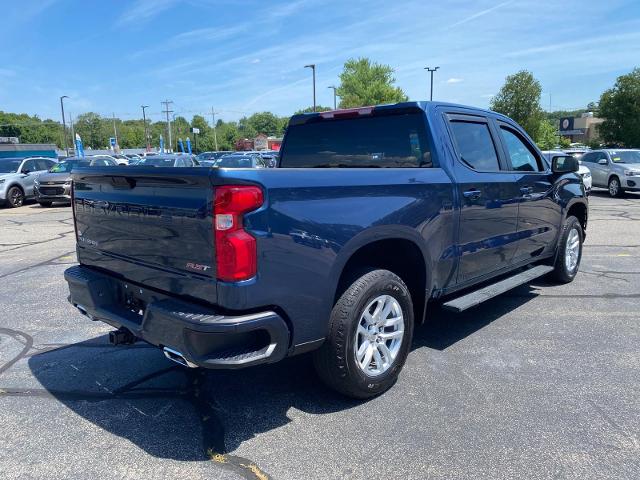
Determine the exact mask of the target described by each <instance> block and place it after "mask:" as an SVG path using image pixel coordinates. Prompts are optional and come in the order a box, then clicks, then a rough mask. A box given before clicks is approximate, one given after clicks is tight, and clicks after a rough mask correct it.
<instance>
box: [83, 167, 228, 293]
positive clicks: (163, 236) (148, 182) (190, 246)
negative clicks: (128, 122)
mask: <svg viewBox="0 0 640 480" xmlns="http://www.w3.org/2000/svg"><path fill="white" fill-rule="evenodd" d="M73 180H74V202H73V208H74V213H75V219H76V229H77V234H78V257H79V261H80V262H81V263H83V264H85V265H90V266H94V267H98V268H101V269H105V270H109V271H110V272H113V273H115V274H116V275H119V276H121V277H122V278H124V279H126V280H130V281H132V282H140V283H141V284H144V285H146V286H149V287H155V288H158V289H163V290H167V291H171V292H172V293H175V294H184V295H188V296H193V297H196V298H199V299H201V300H206V301H208V302H214V301H215V299H216V298H215V285H216V282H215V276H216V270H215V265H214V263H215V252H214V234H213V217H212V197H213V187H212V185H211V181H210V179H209V171H208V169H204V168H150V167H126V168H124V167H105V168H91V169H79V170H76V171H74V173H73Z"/></svg>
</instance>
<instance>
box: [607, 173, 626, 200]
mask: <svg viewBox="0 0 640 480" xmlns="http://www.w3.org/2000/svg"><path fill="white" fill-rule="evenodd" d="M607 187H608V188H609V196H611V197H613V198H620V197H622V195H624V190H623V189H622V184H621V183H620V179H619V178H618V177H616V176H615V175H614V176H613V177H611V178H610V179H609V184H608V185H607Z"/></svg>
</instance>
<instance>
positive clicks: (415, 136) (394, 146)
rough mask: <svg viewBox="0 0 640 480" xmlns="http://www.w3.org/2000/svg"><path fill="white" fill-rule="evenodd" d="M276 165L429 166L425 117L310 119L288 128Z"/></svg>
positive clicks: (416, 115) (421, 114)
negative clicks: (278, 161) (278, 163)
mask: <svg viewBox="0 0 640 480" xmlns="http://www.w3.org/2000/svg"><path fill="white" fill-rule="evenodd" d="M280 166H281V167H285V168H314V167H315V168H331V167H333V168H335V167H351V168H406V167H416V168H417V167H432V166H433V163H432V161H431V152H430V150H429V146H428V142H427V133H426V124H425V117H424V113H422V112H416V113H407V114H398V115H381V116H360V117H356V118H344V119H326V120H325V119H323V120H318V121H314V120H311V121H310V122H308V123H305V124H302V125H290V126H289V127H288V129H287V135H286V139H285V142H284V145H283V149H282V154H281V161H280Z"/></svg>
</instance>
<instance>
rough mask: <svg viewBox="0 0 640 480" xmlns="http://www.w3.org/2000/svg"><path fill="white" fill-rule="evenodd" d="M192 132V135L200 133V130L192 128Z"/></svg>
mask: <svg viewBox="0 0 640 480" xmlns="http://www.w3.org/2000/svg"><path fill="white" fill-rule="evenodd" d="M190 130H191V133H200V129H199V128H196V127H191V128H190Z"/></svg>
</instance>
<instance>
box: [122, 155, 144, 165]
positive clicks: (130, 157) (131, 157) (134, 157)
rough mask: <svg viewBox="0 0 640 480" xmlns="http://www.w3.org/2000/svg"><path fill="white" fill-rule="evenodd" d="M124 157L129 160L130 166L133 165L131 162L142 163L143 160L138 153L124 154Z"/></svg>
mask: <svg viewBox="0 0 640 480" xmlns="http://www.w3.org/2000/svg"><path fill="white" fill-rule="evenodd" d="M123 155H124V156H125V157H127V159H128V160H129V165H131V162H136V161H140V160H141V159H142V157H141V156H140V155H138V154H137V153H124V154H123Z"/></svg>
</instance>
